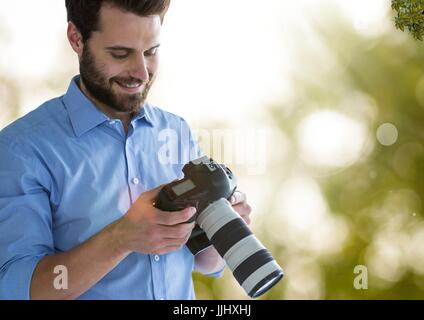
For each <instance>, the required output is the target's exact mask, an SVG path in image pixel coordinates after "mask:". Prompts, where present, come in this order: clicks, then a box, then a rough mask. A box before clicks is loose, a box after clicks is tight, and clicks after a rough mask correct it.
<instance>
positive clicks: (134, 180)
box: [132, 178, 140, 185]
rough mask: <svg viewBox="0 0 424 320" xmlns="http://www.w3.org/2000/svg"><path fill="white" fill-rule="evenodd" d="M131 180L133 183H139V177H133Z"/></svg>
mask: <svg viewBox="0 0 424 320" xmlns="http://www.w3.org/2000/svg"><path fill="white" fill-rule="evenodd" d="M132 182H133V183H134V184H135V185H138V184H140V179H138V178H134V179H133V180H132Z"/></svg>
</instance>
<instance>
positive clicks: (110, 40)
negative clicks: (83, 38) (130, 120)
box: [80, 6, 161, 113]
mask: <svg viewBox="0 0 424 320" xmlns="http://www.w3.org/2000/svg"><path fill="white" fill-rule="evenodd" d="M99 27H100V28H99V29H100V31H95V32H93V33H92V35H91V37H90V39H89V41H87V43H86V44H85V45H84V49H83V53H82V55H81V57H80V73H81V79H82V82H83V85H84V86H85V88H86V90H87V91H88V93H89V94H90V95H91V96H92V98H94V99H96V100H97V101H98V102H100V103H102V104H104V105H105V106H106V107H109V108H110V109H112V110H113V111H115V112H124V113H135V112H137V111H139V109H140V108H141V107H142V106H143V104H144V102H145V100H146V98H147V94H148V92H149V90H150V88H151V86H152V84H153V82H154V80H155V77H156V71H157V67H158V52H157V51H158V47H159V37H160V29H161V19H160V17H159V16H149V17H140V16H137V15H135V14H132V13H128V12H124V11H122V10H120V9H116V8H113V7H110V6H103V7H102V9H101V11H100V20H99Z"/></svg>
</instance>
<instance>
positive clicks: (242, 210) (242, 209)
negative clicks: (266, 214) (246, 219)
mask: <svg viewBox="0 0 424 320" xmlns="http://www.w3.org/2000/svg"><path fill="white" fill-rule="evenodd" d="M233 209H234V211H236V212H237V213H238V214H239V215H240V216H246V215H247V216H248V215H250V214H251V213H252V207H251V206H250V205H248V204H247V202H242V203H239V204H236V205H235V206H233Z"/></svg>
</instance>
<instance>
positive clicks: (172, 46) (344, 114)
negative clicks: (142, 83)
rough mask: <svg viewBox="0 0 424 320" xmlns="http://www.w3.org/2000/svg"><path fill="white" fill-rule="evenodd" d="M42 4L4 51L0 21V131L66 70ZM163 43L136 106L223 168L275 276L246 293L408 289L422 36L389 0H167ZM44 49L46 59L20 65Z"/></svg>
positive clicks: (414, 239) (208, 295)
mask: <svg viewBox="0 0 424 320" xmlns="http://www.w3.org/2000/svg"><path fill="white" fill-rule="evenodd" d="M19 2H24V3H26V4H28V5H29V3H30V1H24V0H21V1H19ZM53 2H55V3H57V2H58V1H56V0H52V1H51V0H42V1H39V2H37V3H38V4H33V6H35V7H34V8H33V9H34V10H40V12H41V11H43V12H45V11H46V10H47V9H46V8H47V7H50V9H48V12H49V14H47V15H46V19H47V22H48V23H47V25H48V27H47V28H46V29H45V30H52V26H55V25H60V28H61V29H60V28H57V29H56V32H57V31H58V30H59V31H61V32H62V34H61V35H60V37H62V38H60V37H59V38H58V39H59V40H57V41H56V40H53V39H55V38H54V37H53V36H51V37H50V36H49V35H48V34H45V33H43V34H40V37H39V38H38V39H35V40H34V43H33V44H32V45H33V46H32V47H31V48H30V47H26V46H25V41H23V40H22V43H20V44H15V43H14V41H15V42H16V40H14V39H15V38H14V36H13V32H14V31H13V26H14V24H18V23H19V22H18V21H19V19H17V20H16V19H15V22H11V23H9V24H8V23H7V21H6V22H5V23H3V24H2V23H0V47H1V48H4V49H5V50H6V49H7V48H10V47H11V46H13V47H16V48H18V49H17V52H19V53H20V54H22V55H18V56H16V55H14V54H13V52H9V53H6V54H5V55H4V57H3V58H2V61H1V66H0V108H1V109H0V110H1V117H0V128H1V127H4V126H5V125H7V124H8V123H10V122H12V121H13V120H14V119H16V118H17V117H19V116H21V115H23V114H25V113H26V112H28V111H30V110H32V109H33V108H35V107H36V106H37V105H39V104H41V103H42V102H43V101H44V100H46V99H48V98H50V97H54V96H57V95H61V94H63V92H64V91H65V90H66V87H67V84H68V83H69V80H70V77H71V76H72V75H74V74H76V73H77V72H78V69H77V65H76V61H75V57H73V55H72V53H71V50H70V48H69V47H68V46H67V44H66V41H65V34H64V33H63V32H64V30H66V24H65V22H64V19H65V18H64V17H65V15H64V8H62V6H63V4H59V5H57V4H54V5H53ZM284 2H285V3H284ZM348 2H350V3H348ZM2 6H3V7H4V8H2V10H1V12H2V14H4V15H6V13H7V12H8V10H12V11H13V10H17V9H14V8H11V7H10V5H8V4H2ZM43 6H44V7H43ZM52 6H53V7H52ZM13 12H15V11H13ZM16 12H20V11H19V10H17V11H16ZM206 17H209V18H206ZM50 19H53V20H50ZM0 21H2V20H0ZM54 21H55V22H54ZM21 23H22V24H23V27H22V28H23V30H24V31H22V32H23V33H22V34H25V30H28V28H31V24H30V23H29V22H27V23H26V22H25V21H21ZM55 23H56V24H55ZM60 23H61V24H60ZM53 29H54V28H53ZM163 38H164V48H163V53H162V55H163V64H162V71H161V75H160V77H159V79H158V83H157V85H156V88H155V90H154V92H153V94H152V101H153V102H155V103H157V104H158V105H160V106H162V107H164V108H166V109H168V110H171V111H172V112H175V113H178V114H180V115H182V116H183V117H185V118H186V119H188V120H189V122H190V123H191V124H192V126H193V127H194V128H195V129H196V132H197V133H198V137H199V141H200V143H201V145H202V148H203V150H204V152H206V153H209V154H211V155H212V156H213V157H214V158H216V160H219V161H222V162H225V163H226V164H227V165H228V166H229V167H230V168H231V169H232V170H233V171H234V172H235V173H236V175H237V176H238V178H239V188H240V189H241V190H243V191H244V192H246V193H247V195H248V198H249V203H250V204H251V205H252V207H253V208H254V211H253V213H252V218H253V222H252V229H253V230H254V232H255V234H256V235H257V236H258V238H259V239H261V241H262V242H263V243H264V244H265V246H266V247H267V248H268V249H270V251H271V252H272V253H273V255H274V256H275V258H276V259H277V260H278V262H279V263H280V265H281V266H282V267H283V268H284V270H285V273H286V276H285V278H284V279H283V281H281V282H280V283H279V284H278V285H277V286H276V287H274V288H273V289H272V290H270V291H269V292H268V293H267V294H266V295H264V296H263V297H261V299H386V298H387V299H422V298H424V245H423V243H424V223H423V215H424V212H423V196H422V195H423V193H424V144H423V141H424V109H423V108H424V73H423V66H424V64H423V61H424V45H423V44H422V43H421V42H417V41H415V40H413V38H412V37H411V36H410V35H408V34H406V33H402V32H400V31H398V30H396V29H395V27H394V13H393V12H392V11H391V9H390V1H385V0H381V1H380V0H375V1H374V0H373V1H362V0H361V1H341V0H339V1H338V0H313V1H312V0H309V1H308V0H302V1H296V3H288V1H273V0H265V1H263V2H260V3H257V2H256V1H253V0H251V1H250V0H247V1H239V0H234V1H231V3H228V2H224V1H221V0H220V1H198V0H196V1H194V0H186V1H182V2H175V1H174V3H173V5H172V7H171V10H170V12H169V18H168V20H167V22H166V24H165V26H164V34H163ZM18 39H19V38H18ZM22 39H24V38H22ZM193 39H194V40H193ZM55 41H56V42H55ZM167 41H168V44H166V43H167ZM50 42H53V47H54V48H55V51H54V58H55V59H48V60H49V61H50V64H51V65H48V64H46V68H41V69H42V70H35V71H33V72H32V73H29V74H26V73H25V72H24V71H27V70H25V69H28V68H25V67H22V65H20V64H21V63H24V65H25V66H26V65H37V61H38V60H37V58H36V57H34V56H33V53H36V52H38V51H40V52H41V54H40V56H41V57H45V56H46V54H47V53H48V54H51V48H50V47H49V48H48V49H46V48H45V46H44V44H47V43H50ZM51 45H52V44H51V43H50V46H51ZM19 48H21V49H19ZM20 50H22V51H23V53H22V52H21V51H20ZM43 50H44V51H43ZM47 51H48V52H47ZM28 60H29V61H28ZM47 66H49V68H50V69H49V68H47ZM22 70H24V71H22ZM357 266H364V268H365V269H362V270H366V271H367V279H362V282H361V283H362V284H364V282H363V281H365V280H367V283H366V284H367V285H366V287H367V289H358V288H355V285H354V281H355V277H357V276H358V275H359V274H356V273H355V272H354V270H355V267H357ZM361 275H362V276H363V275H364V273H361ZM195 287H196V293H197V298H198V299H246V298H247V297H246V295H245V293H244V292H243V291H242V290H241V288H240V287H239V285H238V284H237V283H236V281H235V280H234V279H233V277H232V275H231V273H230V271H229V270H226V272H225V275H224V278H220V279H211V278H205V277H203V276H200V275H197V274H196V275H195Z"/></svg>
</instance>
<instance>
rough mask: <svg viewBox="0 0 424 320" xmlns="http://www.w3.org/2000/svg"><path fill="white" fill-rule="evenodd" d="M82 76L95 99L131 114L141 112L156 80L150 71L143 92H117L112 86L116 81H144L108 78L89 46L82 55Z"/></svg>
mask: <svg viewBox="0 0 424 320" xmlns="http://www.w3.org/2000/svg"><path fill="white" fill-rule="evenodd" d="M80 76H81V80H82V81H83V83H84V85H85V87H86V89H87V91H88V92H89V93H90V95H91V96H92V97H93V98H94V99H95V100H97V101H99V102H101V103H103V104H105V105H106V106H108V107H109V108H111V109H113V110H114V111H116V112H124V113H131V114H135V113H137V112H139V111H140V109H141V108H142V107H143V105H144V103H145V102H146V99H147V95H148V93H149V91H150V88H151V87H152V85H153V82H154V75H153V74H150V73H149V79H150V80H149V81H148V82H147V83H145V87H144V89H143V91H142V92H140V93H136V94H123V93H121V94H120V93H116V92H115V91H114V90H113V87H112V86H113V84H114V83H115V84H116V82H120V83H122V84H129V85H130V84H135V83H143V81H142V80H140V79H136V78H133V77H129V78H122V77H113V78H110V79H108V77H107V76H106V75H105V74H104V73H103V72H102V70H101V69H100V68H97V66H96V63H95V59H94V56H93V54H92V52H91V50H90V49H89V47H88V46H86V47H85V49H84V51H83V53H82V56H81V60H80ZM116 85H117V84H116Z"/></svg>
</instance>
